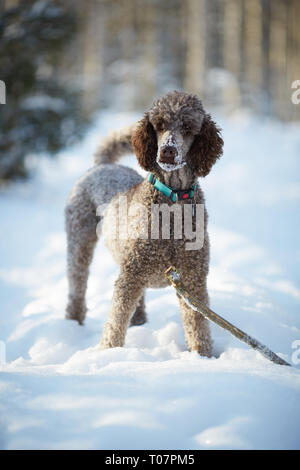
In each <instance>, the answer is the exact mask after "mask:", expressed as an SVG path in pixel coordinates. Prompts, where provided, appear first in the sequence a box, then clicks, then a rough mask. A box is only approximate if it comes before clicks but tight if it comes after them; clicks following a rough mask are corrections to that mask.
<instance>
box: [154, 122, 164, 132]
mask: <svg viewBox="0 0 300 470" xmlns="http://www.w3.org/2000/svg"><path fill="white" fill-rule="evenodd" d="M155 127H156V130H157V131H159V132H161V131H163V130H164V129H165V124H164V122H162V121H159V122H158V123H157V124H156V126H155Z"/></svg>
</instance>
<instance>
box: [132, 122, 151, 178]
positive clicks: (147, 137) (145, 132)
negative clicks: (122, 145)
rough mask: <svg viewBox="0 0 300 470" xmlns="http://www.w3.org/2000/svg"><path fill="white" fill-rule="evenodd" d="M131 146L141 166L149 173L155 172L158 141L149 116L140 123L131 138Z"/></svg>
mask: <svg viewBox="0 0 300 470" xmlns="http://www.w3.org/2000/svg"><path fill="white" fill-rule="evenodd" d="M131 144H132V147H133V150H134V152H135V154H136V156H137V159H138V162H139V164H140V166H141V167H142V168H143V169H144V170H147V171H151V170H153V169H154V166H155V161H156V155H157V141H156V133H155V130H154V128H153V126H152V124H151V122H150V121H149V116H148V114H145V116H144V118H143V119H141V120H140V121H139V123H138V126H137V129H136V131H135V132H134V134H133V136H132V138H131Z"/></svg>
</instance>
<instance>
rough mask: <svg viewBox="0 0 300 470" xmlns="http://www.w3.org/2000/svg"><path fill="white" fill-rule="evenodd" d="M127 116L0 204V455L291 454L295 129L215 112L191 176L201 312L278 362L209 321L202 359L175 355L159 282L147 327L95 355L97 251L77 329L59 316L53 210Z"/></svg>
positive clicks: (104, 254) (295, 366)
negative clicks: (205, 164)
mask: <svg viewBox="0 0 300 470" xmlns="http://www.w3.org/2000/svg"><path fill="white" fill-rule="evenodd" d="M137 117H138V116H136V115H133V114H128V113H127V114H126V113H123V114H117V113H113V112H105V113H104V112H102V113H101V114H100V116H99V118H98V119H97V120H96V123H95V125H94V126H93V128H92V129H91V130H90V132H89V134H88V135H87V136H86V138H85V139H84V141H83V142H81V143H80V144H78V145H76V146H74V147H73V148H69V149H67V150H65V151H63V152H61V153H60V154H59V155H58V156H57V158H56V159H53V160H51V159H49V158H48V157H47V156H44V157H43V158H40V157H39V160H38V170H37V171H36V173H35V176H34V177H33V178H32V179H31V180H30V181H28V182H26V183H18V184H14V185H12V186H11V187H8V188H6V189H3V190H2V191H1V193H0V211H1V222H0V223H1V247H0V259H1V264H0V283H1V284H0V285H1V316H0V328H1V330H0V340H1V342H0V363H1V364H0V371H1V373H0V397H1V400H0V410H1V413H0V447H1V448H2V449H298V448H299V447H300V407H299V399H300V371H299V367H300V366H299V363H300V324H299V306H300V288H299V282H298V281H299V279H298V275H299V272H298V271H299V270H298V265H299V261H300V249H299V243H298V241H299V215H298V214H299V212H298V211H299V202H300V183H299V156H300V124H281V123H278V122H276V121H270V120H262V119H259V118H257V117H255V116H253V115H251V114H250V113H248V112H239V113H236V115H234V116H232V117H230V118H228V117H224V116H222V115H219V117H216V120H217V121H218V123H220V125H221V127H223V135H224V140H225V152H224V157H223V158H222V159H221V160H220V162H218V163H217V165H216V166H215V168H214V169H213V171H212V172H211V174H210V175H209V176H208V177H207V178H206V179H205V180H203V181H200V184H201V185H202V187H203V189H204V191H205V194H206V201H207V207H208V211H209V232H210V238H211V267H210V274H209V292H210V297H211V307H212V308H213V310H214V311H216V312H217V313H219V314H220V315H222V316H223V317H225V318H226V319H227V320H229V321H230V322H231V323H234V324H235V325H236V326H238V327H239V328H241V329H242V330H244V331H245V332H247V333H248V334H250V335H251V336H254V337H255V338H256V339H257V340H259V341H260V342H262V343H264V344H266V345H267V346H268V347H269V348H271V349H272V350H273V351H274V352H275V353H277V354H278V355H280V356H281V357H282V358H284V359H285V360H287V361H288V362H290V363H291V364H292V367H286V366H280V365H276V364H273V363H271V362H269V361H268V360H267V359H265V358H264V357H263V356H262V355H260V354H259V353H258V352H255V351H254V350H252V349H250V348H249V347H247V346H246V345H245V344H243V343H241V342H239V341H238V340H237V339H236V338H234V337H233V336H230V334H229V333H228V332H225V331H223V330H221V329H220V328H219V327H217V326H216V325H212V334H213V338H214V357H212V358H211V359H208V358H203V357H200V356H199V355H198V354H196V353H195V352H188V351H187V350H186V345H185V341H184V332H183V327H182V323H181V318H180V310H179V306H178V302H177V298H176V295H175V291H174V289H173V288H172V287H168V288H166V289H161V290H154V289H153V290H149V291H148V292H147V311H148V317H149V322H148V323H147V324H146V325H143V326H139V327H133V328H130V329H129V330H128V334H127V339H126V345H125V347H124V348H114V349H110V350H105V351H99V350H98V349H97V344H98V342H99V339H100V336H101V331H102V327H103V324H104V322H105V319H106V316H107V313H108V310H109V305H110V300H111V296H112V291H113V285H114V281H115V280H116V278H117V276H118V266H117V265H116V264H115V263H114V262H113V260H112V257H111V255H110V253H109V251H108V250H107V249H106V247H105V246H104V243H103V241H100V242H99V245H98V247H97V250H96V253H95V257H94V261H93V264H92V268H91V275H90V279H89V285H88V294H87V299H88V307H89V312H88V315H87V319H86V322H85V325H84V326H79V325H78V324H77V323H76V322H74V321H71V320H65V319H64V309H65V304H66V295H67V280H66V262H65V258H66V240H65V233H64V220H63V209H64V203H65V200H66V198H67V195H68V193H69V191H70V189H71V187H72V185H73V184H74V182H75V181H76V179H77V178H78V177H79V176H80V175H81V174H82V173H83V172H84V171H85V170H86V169H88V168H89V167H90V166H91V165H92V161H93V153H94V151H95V149H96V147H97V145H98V142H99V139H100V138H101V136H102V135H105V134H107V133H108V131H110V130H111V129H115V128H118V127H119V126H122V125H127V124H130V123H131V122H132V121H134V120H135V119H136V118H137ZM36 158H37V157H35V156H31V157H30V159H29V164H31V165H33V163H34V162H35V159H36ZM121 163H123V164H128V165H130V166H132V167H133V168H136V169H138V167H137V163H136V161H135V158H134V157H133V156H130V155H128V156H126V157H125V158H124V159H123V160H122V162H121ZM138 171H140V173H141V174H142V175H144V174H145V173H144V172H143V171H142V170H140V169H138Z"/></svg>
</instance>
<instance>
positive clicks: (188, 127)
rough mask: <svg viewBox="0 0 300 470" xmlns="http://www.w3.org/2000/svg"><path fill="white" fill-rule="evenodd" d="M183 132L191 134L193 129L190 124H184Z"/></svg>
mask: <svg viewBox="0 0 300 470" xmlns="http://www.w3.org/2000/svg"><path fill="white" fill-rule="evenodd" d="M183 133H184V134H186V135H188V134H191V133H192V129H191V128H190V126H187V125H184V126H183Z"/></svg>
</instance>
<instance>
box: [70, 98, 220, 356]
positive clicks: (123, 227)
mask: <svg viewBox="0 0 300 470" xmlns="http://www.w3.org/2000/svg"><path fill="white" fill-rule="evenodd" d="M222 149H223V140H222V137H221V134H220V129H219V128H218V127H217V126H216V124H215V123H214V122H213V121H212V119H211V117H210V115H209V114H207V113H206V112H205V111H204V109H203V106H202V103H201V101H200V100H199V98H198V97H197V96H195V95H191V94H188V93H184V92H178V91H174V92H171V93H168V94H166V95H165V96H163V97H162V98H160V99H158V100H157V101H156V102H154V104H153V106H152V107H151V109H150V110H149V111H148V112H147V113H146V114H145V115H144V117H143V119H141V121H139V122H138V123H137V124H136V125H134V126H132V127H131V128H129V129H127V130H126V131H124V132H119V133H115V134H113V135H112V136H111V137H109V138H107V139H106V140H105V141H103V143H102V145H101V147H100V149H99V150H98V152H97V154H96V156H95V166H94V167H93V168H92V169H91V170H89V171H88V172H87V173H86V174H85V175H84V176H83V177H82V178H81V179H80V180H79V182H78V183H77V184H76V185H75V187H74V189H73V191H72V193H71V196H70V198H69V201H68V204H67V207H66V230H67V236H68V280H69V302H68V306H67V315H66V316H67V318H71V319H74V320H77V321H78V322H79V323H81V324H82V323H83V321H84V318H85V314H86V305H85V292H86V287H87V278H88V269H89V265H90V262H91V260H92V256H93V250H94V247H95V244H96V241H97V235H98V236H99V235H100V232H102V233H103V235H104V239H105V242H106V244H107V246H108V248H109V249H110V251H111V253H112V255H113V257H114V259H115V261H117V262H118V264H119V265H120V274H119V277H118V279H117V281H116V283H115V288H114V293H113V298H112V302H111V310H110V313H109V316H108V319H107V322H106V324H105V326H104V331H103V334H102V339H101V342H100V347H101V348H109V347H117V346H123V345H124V342H125V335H126V331H127V327H128V325H129V324H131V325H138V324H142V323H144V322H145V321H146V313H145V307H144V292H145V289H146V288H147V287H165V286H166V285H167V281H166V279H165V277H164V272H165V270H166V269H167V268H168V267H169V266H170V265H174V266H176V267H177V268H178V269H179V271H180V272H181V274H182V277H183V279H184V283H185V285H186V286H187V288H188V289H189V291H190V292H191V294H193V295H196V296H197V297H198V298H199V299H200V300H201V301H202V302H204V303H205V304H206V305H208V304H209V298H208V292H207V286H206V279H207V274H208V269H209V240H208V234H207V212H206V209H205V205H204V204H205V202H204V195H203V192H202V190H201V188H200V186H199V183H198V181H197V179H198V178H199V177H204V176H206V175H207V174H208V173H209V172H210V169H211V168H212V166H213V164H214V163H215V162H216V160H217V159H218V158H219V157H220V156H221V155H222ZM132 150H133V151H134V152H135V154H136V156H137V159H138V162H139V164H140V166H141V167H142V168H143V169H144V170H147V171H149V172H151V173H150V175H149V176H148V177H147V178H146V179H143V178H142V177H141V176H140V175H139V174H138V173H137V172H135V171H134V170H132V169H130V168H127V167H124V166H121V165H118V164H116V163H114V162H115V161H116V160H117V159H118V158H119V157H120V156H121V155H122V154H124V153H126V152H128V151H132ZM96 232H97V233H96ZM179 303H180V307H181V312H182V320H183V325H184V329H185V337H186V342H187V346H188V348H189V349H190V350H196V351H198V352H199V353H200V354H201V355H205V356H210V355H211V353H212V341H211V336H210V330H209V325H208V322H207V320H206V319H204V317H203V316H202V315H201V314H199V313H198V312H197V311H195V310H193V309H192V308H190V307H189V306H188V305H187V304H186V303H185V302H184V301H183V300H182V299H181V298H179ZM161 307H162V310H163V305H162V306H161Z"/></svg>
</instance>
